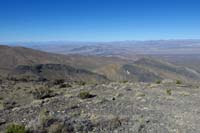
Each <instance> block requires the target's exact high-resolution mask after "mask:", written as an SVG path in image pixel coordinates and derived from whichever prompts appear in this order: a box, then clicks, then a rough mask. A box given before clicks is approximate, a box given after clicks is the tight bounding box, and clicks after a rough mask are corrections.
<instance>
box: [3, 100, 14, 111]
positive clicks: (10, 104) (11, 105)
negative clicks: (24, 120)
mask: <svg viewBox="0 0 200 133" xmlns="http://www.w3.org/2000/svg"><path fill="white" fill-rule="evenodd" d="M16 106H17V103H16V102H15V101H13V100H11V99H6V100H5V101H3V107H4V108H5V109H12V108H14V107H16Z"/></svg>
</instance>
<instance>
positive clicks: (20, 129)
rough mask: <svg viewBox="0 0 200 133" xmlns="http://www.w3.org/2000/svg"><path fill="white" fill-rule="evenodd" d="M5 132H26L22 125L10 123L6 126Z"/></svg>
mask: <svg viewBox="0 0 200 133" xmlns="http://www.w3.org/2000/svg"><path fill="white" fill-rule="evenodd" d="M6 133H27V131H26V129H25V126H24V125H18V124H11V125H9V126H8V127H7V128H6Z"/></svg>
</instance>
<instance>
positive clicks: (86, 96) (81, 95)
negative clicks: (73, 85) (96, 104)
mask: <svg viewBox="0 0 200 133" xmlns="http://www.w3.org/2000/svg"><path fill="white" fill-rule="evenodd" d="M78 96H79V97H80V98H81V99H87V98H92V97H94V95H92V94H90V93H89V92H87V91H85V92H80V93H79V95H78Z"/></svg>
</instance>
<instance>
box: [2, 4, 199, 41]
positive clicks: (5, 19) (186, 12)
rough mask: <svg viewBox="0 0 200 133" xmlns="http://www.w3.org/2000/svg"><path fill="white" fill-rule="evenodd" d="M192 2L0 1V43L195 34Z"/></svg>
mask: <svg viewBox="0 0 200 133" xmlns="http://www.w3.org/2000/svg"><path fill="white" fill-rule="evenodd" d="M199 3H200V2H198V1H196V0H190V1H189V0H182V1H181V0H168V1H162V0H152V1H148V0H117V1H115V0H95V1H94V0H84V1H83V0H67V1H65V0H59V1H55V0H48V1H40V0H29V1H26V0H20V1H19V0H1V5H0V18H1V21H0V28H1V32H0V42H30V41H33V42H37V41H57V40H62V41H63V40H71V41H84V42H85V41H90V42H99V41H104V42H110V41H125V40H168V39H176V38H177V39H196V38H200V30H199V28H198V27H200V16H199V12H200V9H199V7H198V5H199Z"/></svg>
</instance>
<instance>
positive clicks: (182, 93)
mask: <svg viewBox="0 0 200 133" xmlns="http://www.w3.org/2000/svg"><path fill="white" fill-rule="evenodd" d="M47 90H48V91H47ZM0 92H1V94H0V131H1V132H5V131H6V128H7V126H8V125H10V124H19V125H24V126H25V127H26V129H27V130H28V131H29V132H36V133H46V132H49V133H62V132H63V133H73V132H80V133H82V132H101V133H102V132H105V133H107V132H116V133H118V132H121V133H132V132H133V133H156V132H157V133H168V132H170V133H179V132H180V133H182V132H188V133H193V132H195V133H199V132H200V126H199V125H200V117H199V116H200V87H199V86H198V84H186V83H179V84H176V83H175V82H173V81H166V82H162V83H134V82H111V83H105V84H85V83H79V84H68V83H61V84H60V83H57V84H53V85H51V84H45V83H31V82H21V83H16V82H11V81H5V82H2V83H1V87H0Z"/></svg>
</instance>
